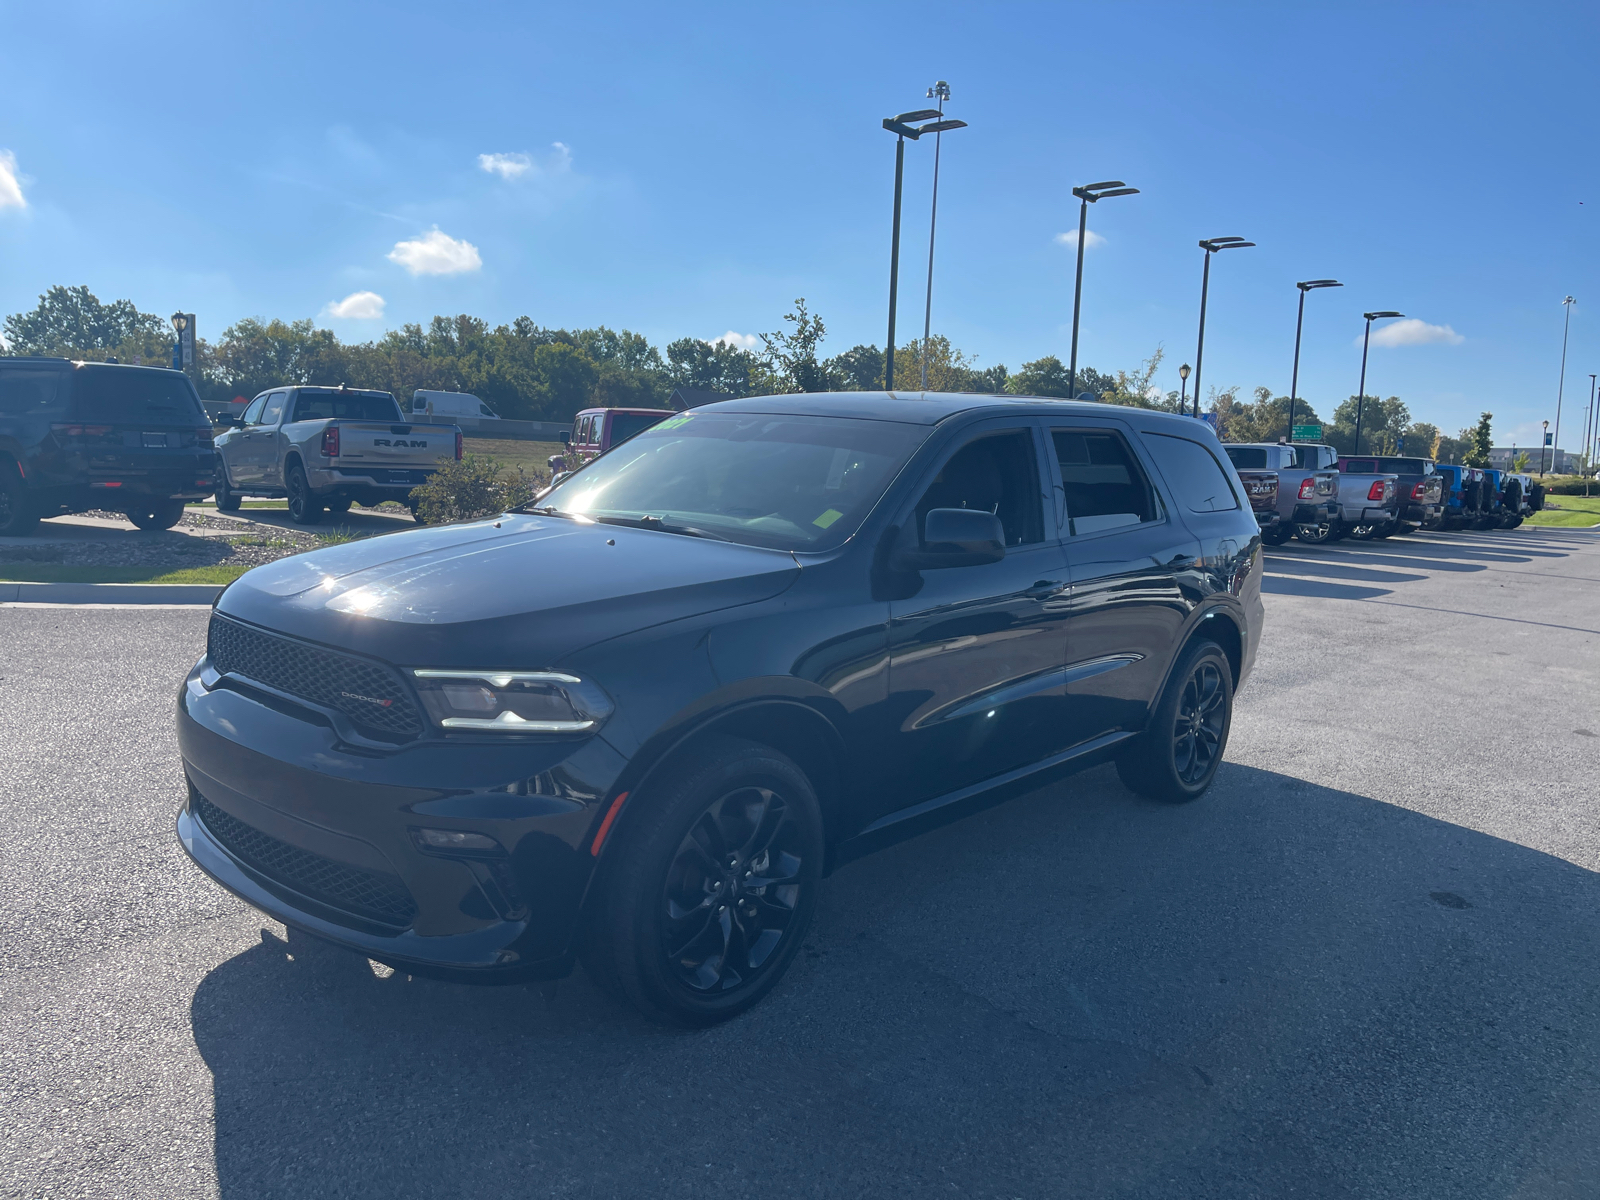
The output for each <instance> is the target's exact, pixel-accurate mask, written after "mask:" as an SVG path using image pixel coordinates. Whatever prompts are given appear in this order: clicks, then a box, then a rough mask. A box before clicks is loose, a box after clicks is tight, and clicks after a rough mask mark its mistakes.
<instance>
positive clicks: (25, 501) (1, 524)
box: [0, 459, 39, 537]
mask: <svg viewBox="0 0 1600 1200" xmlns="http://www.w3.org/2000/svg"><path fill="white" fill-rule="evenodd" d="M38 525H39V514H38V512H37V511H36V509H35V507H34V505H33V498H32V497H31V496H29V495H28V485H27V484H25V483H23V482H22V476H21V475H19V474H18V473H17V468H16V467H15V466H14V465H13V464H11V463H9V462H6V461H5V460H3V459H0V537H27V536H28V535H29V534H30V533H32V532H33V531H34V530H35V529H36V528H38Z"/></svg>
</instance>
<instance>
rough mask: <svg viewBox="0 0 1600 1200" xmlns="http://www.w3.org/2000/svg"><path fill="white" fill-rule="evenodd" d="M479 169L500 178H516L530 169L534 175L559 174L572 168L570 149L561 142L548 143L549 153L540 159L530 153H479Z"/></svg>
mask: <svg viewBox="0 0 1600 1200" xmlns="http://www.w3.org/2000/svg"><path fill="white" fill-rule="evenodd" d="M478 167H479V169H480V170H484V171H487V172H489V174H491V175H498V176H500V178H501V179H517V178H520V177H521V176H523V175H526V174H528V173H529V172H530V171H531V172H533V174H535V175H561V174H564V173H565V172H567V171H570V170H571V169H572V151H571V150H570V149H569V148H568V147H567V146H566V144H565V143H563V142H552V143H550V153H549V154H546V155H544V156H543V157H542V158H540V159H535V158H534V157H533V156H532V155H531V154H522V153H515V154H480V155H478Z"/></svg>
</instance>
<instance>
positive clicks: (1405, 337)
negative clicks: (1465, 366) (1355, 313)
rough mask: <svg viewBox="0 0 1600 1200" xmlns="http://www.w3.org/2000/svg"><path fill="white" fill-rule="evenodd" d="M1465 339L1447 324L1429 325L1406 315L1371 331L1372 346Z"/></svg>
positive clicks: (1456, 342)
mask: <svg viewBox="0 0 1600 1200" xmlns="http://www.w3.org/2000/svg"><path fill="white" fill-rule="evenodd" d="M1466 340H1467V339H1466V338H1464V337H1462V336H1461V335H1460V334H1459V333H1457V332H1456V331H1455V330H1454V329H1451V328H1450V326H1448V325H1429V324H1428V323H1427V322H1426V321H1419V320H1417V318H1416V317H1406V318H1405V319H1404V320H1400V321H1396V322H1395V323H1394V324H1393V325H1385V326H1383V327H1382V328H1381V329H1374V330H1373V331H1372V344H1373V345H1374V346H1426V345H1428V344H1429V343H1431V342H1443V343H1444V344H1445V345H1447V346H1459V345H1460V344H1461V343H1462V342H1464V341H1466ZM1360 344H1361V339H1360V338H1357V339H1356V345H1358V346H1359V345H1360Z"/></svg>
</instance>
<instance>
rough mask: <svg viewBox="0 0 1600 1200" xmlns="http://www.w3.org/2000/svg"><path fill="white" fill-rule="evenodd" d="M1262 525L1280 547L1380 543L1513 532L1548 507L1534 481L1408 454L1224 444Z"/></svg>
mask: <svg viewBox="0 0 1600 1200" xmlns="http://www.w3.org/2000/svg"><path fill="white" fill-rule="evenodd" d="M1223 449H1224V450H1225V451H1226V452H1227V455H1228V458H1229V460H1230V461H1231V462H1232V463H1233V466H1234V469H1235V470H1236V471H1237V472H1238V473H1239V479H1240V481H1241V482H1242V483H1243V484H1244V487H1245V493H1246V494H1247V495H1248V496H1249V497H1250V507H1251V508H1252V509H1253V510H1254V511H1255V515H1256V522H1257V524H1258V525H1260V527H1261V540H1262V541H1264V542H1266V543H1267V544H1268V545H1271V546H1279V545H1282V544H1283V543H1284V542H1286V541H1288V540H1289V539H1290V538H1291V537H1294V538H1298V539H1299V540H1300V541H1302V542H1308V543H1311V544H1317V543H1321V542H1336V541H1338V540H1339V539H1341V538H1345V537H1349V538H1355V539H1358V540H1366V539H1369V538H1386V537H1390V536H1392V535H1394V534H1397V533H1407V532H1412V531H1415V530H1418V529H1452V530H1460V529H1515V528H1516V527H1517V526H1518V525H1521V524H1522V522H1523V521H1524V520H1526V519H1527V518H1528V517H1530V516H1532V515H1533V514H1534V513H1536V512H1538V511H1539V510H1540V509H1541V508H1543V507H1544V489H1543V488H1542V487H1540V485H1539V484H1538V482H1537V481H1536V480H1534V478H1533V477H1532V476H1530V475H1522V474H1517V473H1514V472H1510V471H1495V470H1487V469H1483V468H1479V467H1460V466H1450V465H1445V464H1441V463H1436V462H1434V461H1433V460H1432V459H1429V458H1413V457H1406V456H1404V455H1341V454H1340V453H1339V452H1338V451H1337V450H1335V449H1334V448H1333V447H1332V446H1325V445H1321V444H1317V443H1306V442H1292V443H1291V442H1277V443H1271V442H1255V443H1233V444H1229V445H1226V446H1224V447H1223Z"/></svg>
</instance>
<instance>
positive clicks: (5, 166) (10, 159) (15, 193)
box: [0, 150, 28, 208]
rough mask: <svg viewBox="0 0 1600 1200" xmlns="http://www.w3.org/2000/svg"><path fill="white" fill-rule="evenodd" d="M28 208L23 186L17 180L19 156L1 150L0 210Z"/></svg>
mask: <svg viewBox="0 0 1600 1200" xmlns="http://www.w3.org/2000/svg"><path fill="white" fill-rule="evenodd" d="M27 207H28V202H27V200H25V199H24V198H23V196H22V184H21V182H19V180H18V178H17V156H16V155H15V154H13V153H11V151H9V150H0V208H27Z"/></svg>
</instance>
